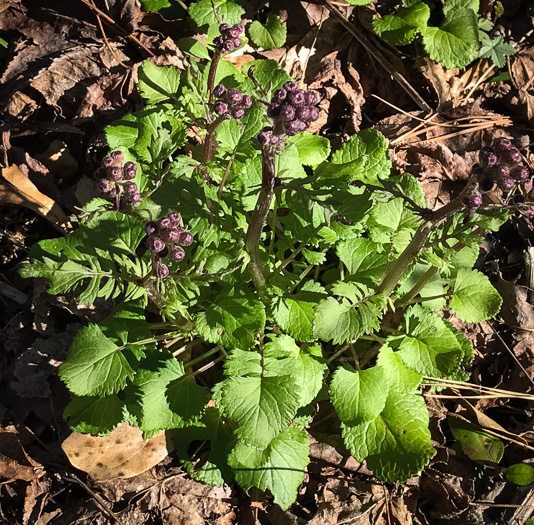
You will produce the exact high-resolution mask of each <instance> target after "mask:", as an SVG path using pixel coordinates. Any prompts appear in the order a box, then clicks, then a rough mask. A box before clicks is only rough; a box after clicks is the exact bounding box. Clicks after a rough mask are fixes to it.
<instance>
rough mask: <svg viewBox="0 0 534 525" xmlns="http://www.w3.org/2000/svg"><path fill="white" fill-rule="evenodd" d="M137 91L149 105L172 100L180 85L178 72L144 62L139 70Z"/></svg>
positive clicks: (171, 67) (147, 61)
mask: <svg viewBox="0 0 534 525" xmlns="http://www.w3.org/2000/svg"><path fill="white" fill-rule="evenodd" d="M138 76H139V80H138V82H137V89H139V93H140V94H141V96H142V97H143V98H144V99H145V100H146V101H147V102H148V103H149V104H157V103H158V102H164V101H167V100H170V99H172V98H173V97H174V96H175V95H176V92H177V91H178V86H179V85H180V71H179V70H178V69H177V68H175V67H173V66H155V65H154V64H153V63H152V62H150V61H149V60H145V61H144V62H143V65H142V66H141V67H140V68H139V72H138Z"/></svg>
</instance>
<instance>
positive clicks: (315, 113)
mask: <svg viewBox="0 0 534 525" xmlns="http://www.w3.org/2000/svg"><path fill="white" fill-rule="evenodd" d="M318 118H319V110H318V109H317V108H315V107H311V108H310V111H309V113H308V122H315V121H316V120H317V119H318Z"/></svg>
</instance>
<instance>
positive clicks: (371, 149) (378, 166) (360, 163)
mask: <svg viewBox="0 0 534 525" xmlns="http://www.w3.org/2000/svg"><path fill="white" fill-rule="evenodd" d="M332 163H333V164H335V166H332V165H331V164H330V165H329V163H323V164H320V165H319V166H318V168H317V170H318V173H317V175H318V176H321V167H323V170H328V171H334V172H336V171H337V172H338V176H339V174H340V173H347V174H348V175H349V177H350V180H360V181H362V182H368V183H373V184H374V183H377V182H378V179H379V178H384V179H386V178H388V177H389V173H390V171H391V159H390V157H389V153H388V143H387V141H386V139H385V137H384V135H382V134H381V133H380V132H379V131H376V130H374V129H370V128H369V129H364V130H362V131H360V132H358V133H356V134H355V135H353V136H352V137H351V138H350V139H349V140H348V141H347V142H345V144H343V146H342V147H341V149H339V150H338V151H335V152H334V153H333V155H332ZM325 164H326V165H325Z"/></svg>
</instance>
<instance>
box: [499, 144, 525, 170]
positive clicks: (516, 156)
mask: <svg viewBox="0 0 534 525" xmlns="http://www.w3.org/2000/svg"><path fill="white" fill-rule="evenodd" d="M500 160H501V162H505V163H506V164H508V165H509V166H515V165H516V164H521V162H523V157H522V156H521V153H519V150H518V149H517V148H515V147H513V146H512V147H511V148H509V149H508V150H506V151H503V152H502V153H501V159H500Z"/></svg>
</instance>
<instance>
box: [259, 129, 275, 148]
mask: <svg viewBox="0 0 534 525" xmlns="http://www.w3.org/2000/svg"><path fill="white" fill-rule="evenodd" d="M272 134H273V132H272V129H271V128H263V130H262V131H260V134H259V135H258V142H259V143H260V144H261V145H262V146H264V145H265V144H268V143H269V141H270V140H271V137H272Z"/></svg>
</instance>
